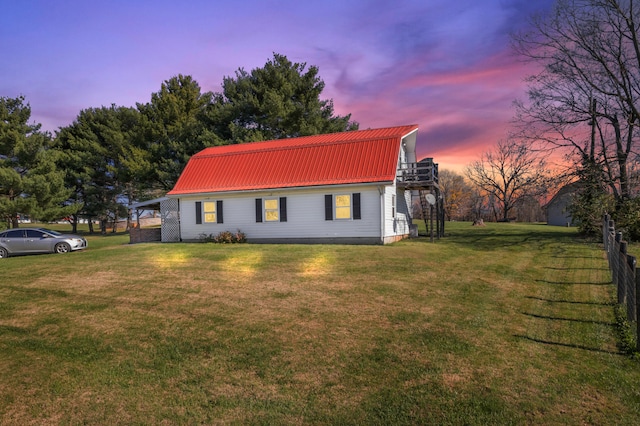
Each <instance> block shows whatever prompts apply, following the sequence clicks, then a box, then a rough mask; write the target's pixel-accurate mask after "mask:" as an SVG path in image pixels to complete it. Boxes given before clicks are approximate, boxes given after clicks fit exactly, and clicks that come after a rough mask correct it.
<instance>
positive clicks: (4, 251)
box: [0, 228, 87, 259]
mask: <svg viewBox="0 0 640 426" xmlns="http://www.w3.org/2000/svg"><path fill="white" fill-rule="evenodd" d="M86 247H87V240H85V239H84V238H82V237H80V236H78V235H73V234H61V233H60V232H57V231H52V230H51V229H45V228H17V229H9V230H6V231H2V232H0V259H3V258H5V257H9V256H12V255H15V254H30V253H68V252H70V251H74V250H81V249H83V248H86Z"/></svg>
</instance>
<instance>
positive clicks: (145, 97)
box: [0, 0, 553, 169]
mask: <svg viewBox="0 0 640 426" xmlns="http://www.w3.org/2000/svg"><path fill="white" fill-rule="evenodd" d="M552 4H553V0H539V1H538V0H537V1H522V0H458V1H455V2H454V1H450V0H422V1H419V0H412V1H408V0H394V1H387V0H371V1H366V0H350V1H344V0H340V1H334V0H328V1H313V0H310V1H295V0H280V1H258V0H234V1H227V0H220V1H213V0H209V1H206V0H182V1H169V0H153V1H152V0H136V1H134V0H126V1H124V0H111V1H103V0H96V1H90V2H88V1H80V0H58V1H45V0H40V1H35V0H21V1H17V0H0V6H1V7H2V11H3V13H2V15H0V57H2V62H1V63H0V96H3V97H15V96H18V95H24V96H25V97H26V99H27V101H28V102H29V103H30V105H31V108H32V119H33V121H35V122H38V123H42V125H43V128H44V129H46V130H50V131H55V130H57V129H58V128H60V127H64V126H66V125H69V124H71V123H72V122H73V120H74V119H75V117H76V116H77V115H78V113H79V112H80V110H82V109H84V108H91V107H100V106H103V105H105V106H108V105H111V104H116V105H121V106H135V104H136V103H137V102H142V103H144V102H148V101H149V100H150V97H151V94H152V93H153V92H156V91H158V90H159V89H160V85H161V84H162V82H163V81H164V80H167V79H169V78H171V77H172V76H175V75H177V74H187V75H191V76H193V77H194V78H195V80H196V81H198V83H199V84H200V86H201V87H202V89H203V91H220V84H221V82H222V79H223V77H224V76H230V75H233V74H234V72H235V70H237V69H238V68H240V67H242V68H244V69H246V70H251V69H253V68H256V67H261V66H263V65H264V64H265V63H266V62H267V60H269V59H270V58H272V56H273V53H274V52H276V53H280V54H284V55H286V56H287V57H288V58H289V59H290V60H292V61H295V62H306V63H307V64H309V65H316V66H318V67H319V69H320V76H321V78H322V79H323V80H324V81H325V83H326V88H325V91H324V93H323V95H322V97H323V98H325V99H326V98H331V99H333V101H334V106H335V109H336V112H337V113H339V114H346V113H352V119H353V120H355V121H358V122H359V123H360V127H361V128H375V127H386V126H393V125H401V124H418V125H420V131H419V147H418V154H419V156H420V157H423V156H429V157H434V158H435V160H436V161H437V162H438V163H440V167H441V168H453V169H459V168H461V167H463V166H464V165H465V164H467V163H469V162H470V161H472V160H474V159H475V158H476V157H477V155H478V153H479V151H482V150H485V149H486V148H487V147H488V146H489V145H491V144H493V143H495V142H496V141H497V140H499V139H501V138H503V137H504V136H505V135H506V130H507V128H508V122H509V120H510V119H511V117H512V115H513V109H512V102H513V101H514V100H515V99H517V98H523V97H524V96H525V88H526V87H525V84H524V82H523V79H524V78H525V77H526V76H527V75H528V74H529V73H531V69H527V66H526V65H525V64H523V63H522V62H521V61H519V59H518V58H517V57H515V56H514V55H513V54H512V52H511V49H510V46H509V34H510V32H513V31H519V30H523V29H525V28H526V25H527V20H528V19H529V17H530V15H531V14H532V13H535V12H545V11H549V10H550V8H551V7H552Z"/></svg>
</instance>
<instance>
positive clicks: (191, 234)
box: [161, 125, 418, 244]
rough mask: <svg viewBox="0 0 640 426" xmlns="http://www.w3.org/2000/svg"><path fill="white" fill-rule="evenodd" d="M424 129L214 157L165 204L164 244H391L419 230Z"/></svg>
mask: <svg viewBox="0 0 640 426" xmlns="http://www.w3.org/2000/svg"><path fill="white" fill-rule="evenodd" d="M417 131H418V126H417V125H408V126H400V127H390V128H382V129H372V130H360V131H351V132H343V133H333V134H324V135H316V136H307V137H299V138H290V139H282V140H272V141H265V142H252V143H245V144H238V145H226V146H219V147H211V148H207V149H204V150H203V151H201V152H199V153H197V154H196V155H194V156H193V157H192V158H191V159H190V160H189V162H188V164H187V166H186V167H185V169H184V171H183V173H182V174H181V176H180V178H179V179H178V181H177V182H176V185H175V187H174V188H173V189H172V190H171V191H170V192H169V193H167V198H166V199H163V200H162V203H163V206H162V209H161V210H162V218H163V223H162V240H163V241H194V240H199V239H200V238H201V236H202V235H211V234H213V235H216V234H218V233H220V232H223V231H231V232H235V231H236V230H240V231H242V232H244V233H245V235H246V237H247V240H248V241H249V242H257V243H263V242H270V243H281V242H286V243H347V244H385V243H389V242H393V241H397V240H399V239H402V238H405V237H407V236H408V235H409V233H410V228H411V227H412V218H411V189H415V188H411V189H410V187H409V186H407V185H405V182H406V181H409V180H411V179H410V177H412V176H417V173H412V171H415V170H414V167H415V164H416V154H415V146H416V135H417Z"/></svg>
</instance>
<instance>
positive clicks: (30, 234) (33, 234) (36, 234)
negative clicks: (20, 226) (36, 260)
mask: <svg viewBox="0 0 640 426" xmlns="http://www.w3.org/2000/svg"><path fill="white" fill-rule="evenodd" d="M26 232H27V238H44V237H48V236H49V235H46V234H45V233H44V232H42V231H38V230H35V229H27V230H26Z"/></svg>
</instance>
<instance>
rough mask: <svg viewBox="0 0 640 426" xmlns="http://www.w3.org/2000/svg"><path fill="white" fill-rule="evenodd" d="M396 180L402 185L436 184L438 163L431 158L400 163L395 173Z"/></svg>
mask: <svg viewBox="0 0 640 426" xmlns="http://www.w3.org/2000/svg"><path fill="white" fill-rule="evenodd" d="M396 181H397V182H398V184H400V185H404V186H435V187H437V186H438V164H437V163H434V162H433V159H431V158H425V159H424V160H421V161H419V162H417V163H405V164H402V165H401V166H400V167H399V168H398V171H397V173H396Z"/></svg>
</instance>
